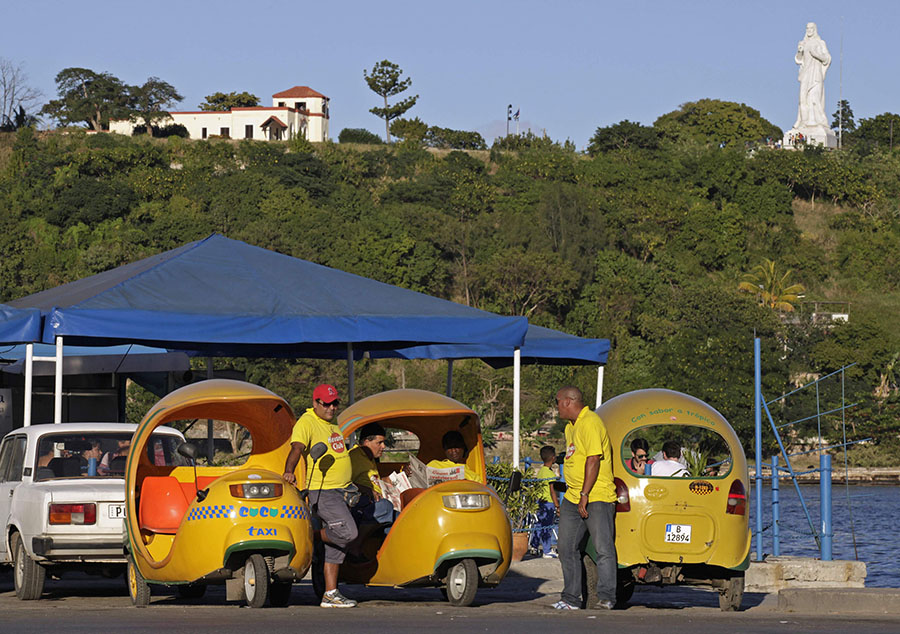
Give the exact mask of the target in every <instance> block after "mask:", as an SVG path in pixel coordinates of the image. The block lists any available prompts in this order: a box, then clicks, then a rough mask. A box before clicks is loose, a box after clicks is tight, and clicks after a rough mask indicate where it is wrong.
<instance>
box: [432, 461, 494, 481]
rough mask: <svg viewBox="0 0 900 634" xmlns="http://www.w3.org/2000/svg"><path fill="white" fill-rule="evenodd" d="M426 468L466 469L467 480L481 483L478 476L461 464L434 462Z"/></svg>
mask: <svg viewBox="0 0 900 634" xmlns="http://www.w3.org/2000/svg"><path fill="white" fill-rule="evenodd" d="M425 466H426V467H432V468H433V469H449V468H450V467H459V466H462V467H465V473H464V474H463V475H464V477H465V479H466V480H471V481H472V482H481V480H480V479H479V477H478V474H477V473H475V472H474V471H473V470H472V469H470V468H469V467H468V466H466V465H464V464H462V463H461V462H453V461H452V460H432V461H431V462H429V463H428V464H427V465H425Z"/></svg>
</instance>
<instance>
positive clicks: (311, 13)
mask: <svg viewBox="0 0 900 634" xmlns="http://www.w3.org/2000/svg"><path fill="white" fill-rule="evenodd" d="M2 5H4V6H3V7H2V12H0V15H3V16H4V22H5V25H4V29H3V37H2V39H0V57H2V58H5V59H7V60H9V61H12V62H14V63H18V64H21V65H22V67H23V70H24V71H25V73H26V74H27V76H28V78H29V80H30V84H31V85H32V86H34V87H35V88H38V89H39V90H41V91H42V92H43V93H44V95H45V97H46V98H47V99H50V98H53V97H55V92H56V91H55V84H54V82H53V78H54V76H55V75H56V73H57V72H59V71H60V70H61V69H63V68H66V67H70V66H81V67H86V68H90V69H93V70H96V71H108V72H110V73H112V74H114V75H116V76H117V77H119V78H120V79H121V80H122V81H124V82H126V83H129V84H139V83H142V82H143V81H145V80H146V79H147V77H149V76H157V77H160V78H162V79H164V80H166V81H168V82H169V83H171V84H173V85H174V86H175V87H176V88H177V89H178V90H179V91H180V92H181V94H182V95H184V97H185V99H184V101H183V102H182V103H181V104H179V106H178V107H177V108H176V109H179V110H193V109H196V107H197V105H198V104H199V103H200V102H201V101H203V98H204V96H205V95H208V94H210V93H213V92H216V91H225V92H228V91H232V90H234V91H239V92H240V91H243V90H246V91H249V92H251V93H254V94H255V95H257V96H258V97H260V99H261V102H262V104H263V105H269V103H270V100H271V95H272V94H273V93H275V92H278V91H281V90H284V89H286V88H289V87H291V86H294V85H308V86H311V87H312V88H315V89H316V90H318V91H320V92H322V93H324V94H326V95H327V96H329V97H330V98H331V100H332V101H331V116H332V118H331V133H332V136H333V137H335V138H336V137H337V134H338V132H340V130H341V129H342V128H345V127H351V128H356V127H364V128H367V129H369V130H371V131H372V132H375V133H377V134H378V133H380V134H383V130H384V125H383V122H381V121H380V120H379V119H377V118H376V117H375V116H374V115H372V114H370V113H369V112H368V109H369V108H370V107H372V106H374V105H378V99H379V98H378V97H377V96H376V95H375V94H374V93H372V92H371V91H369V89H368V87H367V86H366V84H365V81H364V80H363V75H362V71H363V69H364V68H365V69H371V68H372V66H373V65H374V63H375V62H377V61H379V60H381V59H385V58H386V59H390V60H391V61H393V62H396V63H397V64H399V65H400V66H401V67H402V68H403V70H404V72H405V73H406V75H407V76H409V77H411V78H412V80H413V85H412V88H411V91H412V92H413V93H417V94H418V95H419V102H418V104H417V105H416V107H415V108H414V109H412V110H411V111H410V112H409V113H408V114H409V116H418V117H420V118H421V119H422V120H424V121H425V122H427V123H428V124H430V125H439V126H442V127H448V128H456V129H462V130H477V131H479V132H481V133H482V135H484V137H485V139H486V140H487V142H488V143H489V144H490V143H491V141H492V140H493V139H494V138H495V137H496V136H498V135H502V134H504V132H505V126H506V120H505V114H506V106H507V104H512V105H513V109H514V110H515V109H517V108H520V109H521V120H520V129H521V130H523V131H524V130H526V129H529V128H530V129H531V130H532V131H534V132H536V133H541V132H542V131H546V133H547V134H548V135H550V136H551V137H552V138H554V139H557V140H564V139H567V138H568V139H571V140H572V141H574V142H575V144H576V145H577V146H578V147H579V148H583V147H584V146H585V145H586V144H587V142H588V140H589V139H590V136H591V135H592V134H593V133H594V131H595V130H596V128H597V127H598V126H606V125H611V124H613V123H616V122H618V121H621V120H622V119H630V120H632V121H639V122H641V123H644V124H648V125H649V124H652V123H653V121H654V120H655V119H656V118H657V117H658V116H660V115H662V114H664V113H666V112H670V111H672V110H674V109H676V108H677V107H678V106H679V105H680V104H682V103H684V102H687V101H695V100H697V99H701V98H705V97H709V98H716V99H724V100H729V101H739V102H744V103H746V104H748V105H750V106H752V107H754V108H756V109H757V110H759V111H760V112H761V114H762V115H763V116H764V117H766V118H767V119H769V120H770V121H772V122H773V123H775V124H776V125H778V126H779V127H781V128H783V129H787V128H789V127H790V126H791V124H792V123H793V122H794V118H795V117H796V111H797V93H798V89H799V84H798V83H797V72H796V68H797V67H796V65H795V64H794V60H793V56H794V52H795V50H796V46H797V42H798V41H799V40H800V39H801V38H802V36H803V33H804V28H805V25H806V23H807V22H808V21H813V22H816V23H817V24H818V27H819V34H820V35H821V36H822V38H823V39H824V40H825V42H826V43H827V45H828V49H829V51H830V52H831V55H832V57H833V62H832V66H831V69H830V70H829V72H828V75H827V79H826V96H825V98H826V101H827V103H828V114H829V115H830V114H831V113H832V112H834V110H835V109H836V105H837V101H838V95H839V86H840V78H839V75H840V50H841V34H842V31H843V50H844V56H843V57H844V60H843V96H844V98H845V99H848V100H849V101H850V105H851V107H852V108H853V111H854V113H855V114H856V117H857V120H858V119H859V118H862V117H872V116H875V115H877V114H881V113H882V112H887V111H890V112H900V81H898V78H900V50H898V47H897V45H896V44H891V43H892V42H896V40H897V36H896V32H897V25H898V23H900V22H898V17H900V3H897V2H896V1H895V0H871V1H868V0H859V1H858V2H853V3H850V2H846V1H843V2H838V1H832V0H820V1H818V2H809V1H804V0H796V1H794V0H791V1H789V0H782V1H781V2H772V1H761V2H749V1H746V0H745V1H744V2H736V1H729V0H718V1H695V2H691V1H688V2H671V1H669V2H640V1H637V0H632V1H629V2H625V1H623V2H614V3H613V2H600V1H596V2H587V1H580V0H557V1H555V2H546V1H539V0H518V1H517V2H500V1H490V0H482V1H480V2H474V1H471V0H457V1H456V2H441V3H436V2H430V1H428V0H418V1H407V0H392V1H390V2H384V3H380V2H372V1H371V0H370V1H368V2H357V1H352V2H350V1H347V2H342V1H340V0H333V1H332V2H318V3H315V2H313V3H299V2H284V1H282V2H270V1H268V0H257V1H256V2H236V1H234V0H219V1H217V2H206V1H205V0H182V1H181V2H170V1H168V0H160V1H158V2H154V3H147V2H141V3H137V2H131V1H129V0H119V1H118V2H109V1H106V0H97V1H94V2H90V3H87V4H85V3H76V2H62V1H56V2H51V1H48V0H29V1H28V2H13V1H12V0H2Z"/></svg>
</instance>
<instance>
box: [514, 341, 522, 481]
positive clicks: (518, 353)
mask: <svg viewBox="0 0 900 634" xmlns="http://www.w3.org/2000/svg"><path fill="white" fill-rule="evenodd" d="M521 369H522V350H521V349H520V348H519V347H516V350H515V352H513V468H514V469H518V468H519V423H520V421H519V413H520V410H521V408H520V407H519V397H520V395H521V393H522V381H521V372H520V371H521Z"/></svg>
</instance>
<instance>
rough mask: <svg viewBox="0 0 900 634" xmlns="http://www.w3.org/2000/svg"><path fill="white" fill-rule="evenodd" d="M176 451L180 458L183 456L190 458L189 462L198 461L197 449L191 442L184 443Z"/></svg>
mask: <svg viewBox="0 0 900 634" xmlns="http://www.w3.org/2000/svg"><path fill="white" fill-rule="evenodd" d="M175 451H176V452H177V453H178V455H179V456H183V457H185V458H188V459H189V460H193V461H194V462H196V461H197V448H196V447H195V446H194V445H192V444H191V443H189V442H183V443H180V444H179V445H178V447H176V448H175Z"/></svg>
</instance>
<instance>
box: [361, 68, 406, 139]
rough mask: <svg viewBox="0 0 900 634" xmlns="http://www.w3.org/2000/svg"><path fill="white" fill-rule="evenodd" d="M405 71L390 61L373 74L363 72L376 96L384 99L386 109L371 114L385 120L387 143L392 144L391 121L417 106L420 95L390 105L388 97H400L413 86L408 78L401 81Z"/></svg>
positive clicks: (373, 110) (376, 69) (373, 71)
mask: <svg viewBox="0 0 900 634" xmlns="http://www.w3.org/2000/svg"><path fill="white" fill-rule="evenodd" d="M401 75H403V70H402V69H401V68H400V67H399V66H398V65H397V64H395V63H393V62H390V61H388V60H386V59H385V60H382V61H380V62H378V63H377V64H375V66H373V67H372V73H371V74H369V73H367V72H366V71H365V70H363V77H364V78H365V80H366V83H367V84H368V85H369V88H370V89H371V90H372V92H374V93H375V94H376V95H379V96H380V97H382V98H383V99H384V107H383V108H381V107H375V108H369V112H371V113H372V114H374V115H375V116H376V117H378V118H380V119H384V140H385V143H390V142H391V121H392V120H393V119H396V118H398V117H402V116H403V114H404V113H405V112H406V111H407V110H409V109H410V108H412V107H413V106H414V105H416V101H417V100H418V99H419V95H413V96H412V97H407V98H405V99H402V100H401V101H398V102H397V103H395V104H394V105H392V106H391V105H388V97H393V96H394V95H399V94H400V93H401V92H403V91H405V90H406V89H407V88H409V87H410V86H411V85H412V79H410V78H409V77H407V78H406V79H401Z"/></svg>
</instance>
